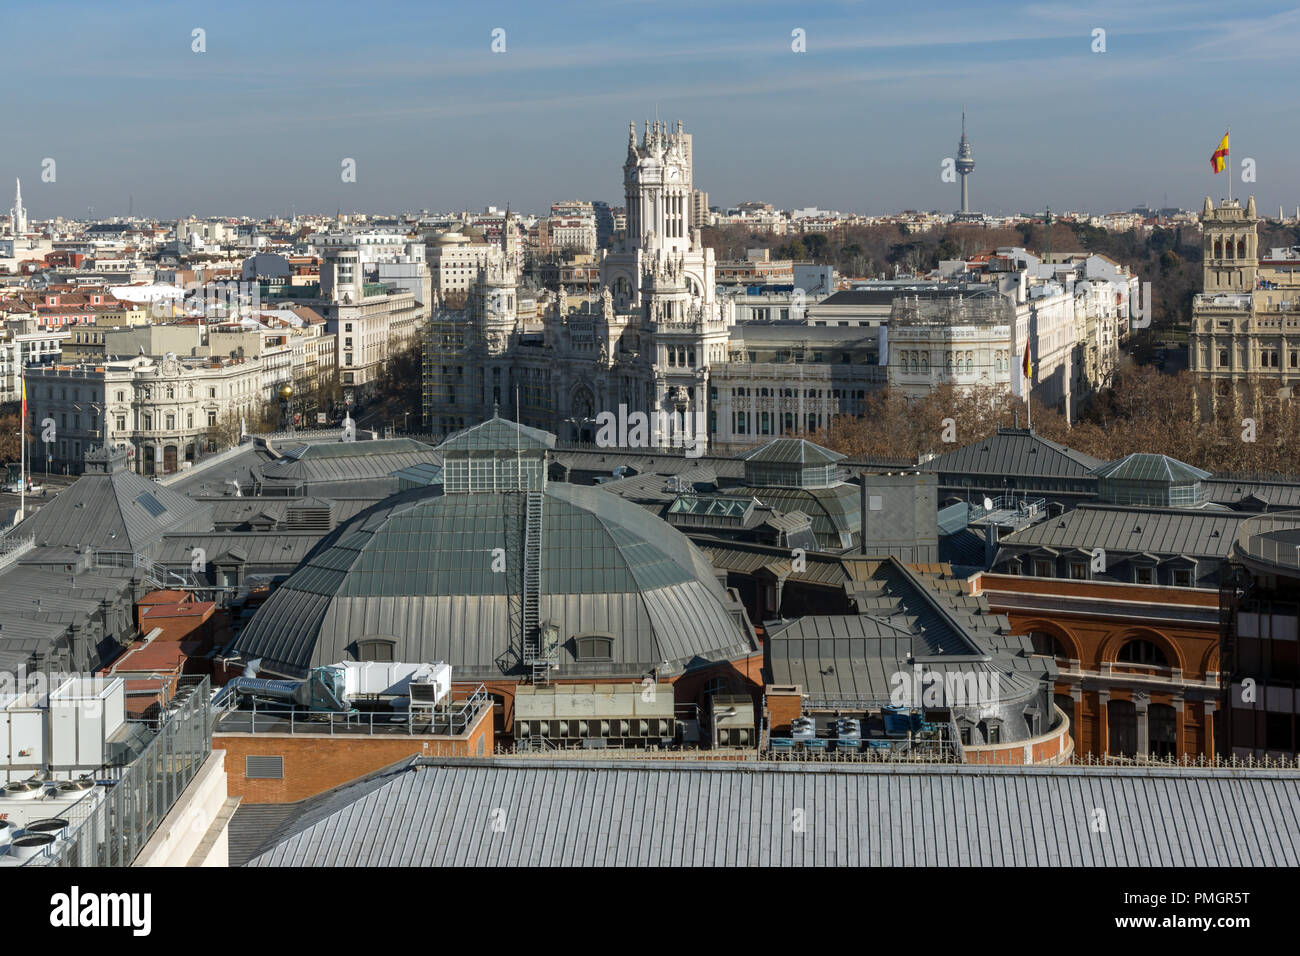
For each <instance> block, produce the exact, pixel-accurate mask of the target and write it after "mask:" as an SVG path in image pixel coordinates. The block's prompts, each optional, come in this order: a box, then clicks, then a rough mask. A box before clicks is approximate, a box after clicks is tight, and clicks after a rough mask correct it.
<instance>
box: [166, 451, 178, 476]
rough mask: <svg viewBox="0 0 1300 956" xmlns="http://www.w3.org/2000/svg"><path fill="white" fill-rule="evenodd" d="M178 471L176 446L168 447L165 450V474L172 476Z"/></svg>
mask: <svg viewBox="0 0 1300 956" xmlns="http://www.w3.org/2000/svg"><path fill="white" fill-rule="evenodd" d="M175 470H176V446H175V445H167V446H165V447H164V448H163V474H166V475H170V474H171V473H172V472H174V471H175Z"/></svg>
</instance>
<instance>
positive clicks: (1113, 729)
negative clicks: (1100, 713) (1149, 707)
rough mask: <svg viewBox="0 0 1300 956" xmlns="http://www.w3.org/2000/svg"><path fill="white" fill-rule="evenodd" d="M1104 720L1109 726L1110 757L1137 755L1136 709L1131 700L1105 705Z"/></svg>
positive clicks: (1113, 701)
mask: <svg viewBox="0 0 1300 956" xmlns="http://www.w3.org/2000/svg"><path fill="white" fill-rule="evenodd" d="M1106 719H1107V722H1108V723H1109V724H1110V747H1109V748H1108V749H1107V753H1109V754H1110V755H1111V756H1112V757H1133V756H1135V755H1136V754H1137V739H1138V738H1137V708H1136V707H1134V706H1133V701H1131V700H1112V701H1109V702H1108V703H1107V704H1106Z"/></svg>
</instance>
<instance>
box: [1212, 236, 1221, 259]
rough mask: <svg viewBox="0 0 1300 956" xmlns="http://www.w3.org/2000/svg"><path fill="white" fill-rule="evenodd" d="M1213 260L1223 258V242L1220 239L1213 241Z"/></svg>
mask: <svg viewBox="0 0 1300 956" xmlns="http://www.w3.org/2000/svg"><path fill="white" fill-rule="evenodd" d="M1214 258H1216V259H1222V258H1223V240H1222V239H1215V240H1214Z"/></svg>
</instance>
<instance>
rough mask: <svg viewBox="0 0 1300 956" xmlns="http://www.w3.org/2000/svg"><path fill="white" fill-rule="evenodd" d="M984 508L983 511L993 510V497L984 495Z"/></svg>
mask: <svg viewBox="0 0 1300 956" xmlns="http://www.w3.org/2000/svg"><path fill="white" fill-rule="evenodd" d="M984 510H985V511H992V510H993V499H992V498H990V497H988V496H987V495H986V496H985V497H984Z"/></svg>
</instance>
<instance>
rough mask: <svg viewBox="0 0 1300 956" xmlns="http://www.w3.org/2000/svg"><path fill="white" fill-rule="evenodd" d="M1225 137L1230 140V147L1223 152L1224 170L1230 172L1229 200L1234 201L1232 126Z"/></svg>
mask: <svg viewBox="0 0 1300 956" xmlns="http://www.w3.org/2000/svg"><path fill="white" fill-rule="evenodd" d="M1224 139H1226V140H1227V141H1228V148H1227V149H1226V150H1224V153H1223V171H1224V172H1225V173H1227V174H1228V202H1229V203H1231V202H1232V163H1231V162H1230V161H1229V160H1230V159H1231V158H1232V127H1231V126H1229V127H1228V132H1227V134H1226V135H1225V136H1224Z"/></svg>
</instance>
